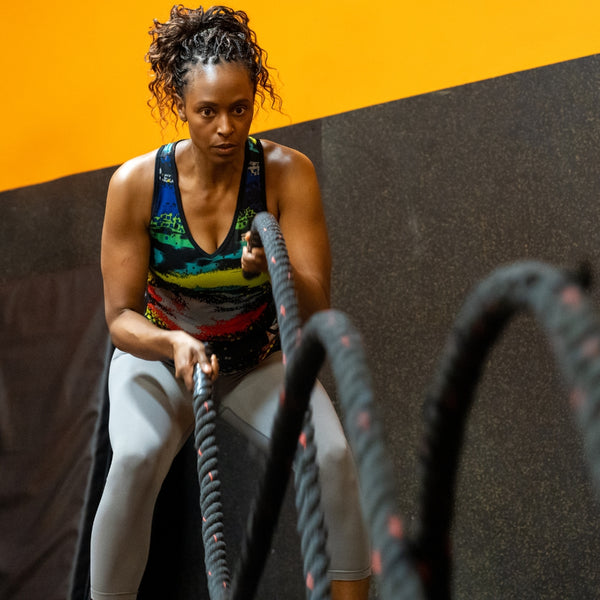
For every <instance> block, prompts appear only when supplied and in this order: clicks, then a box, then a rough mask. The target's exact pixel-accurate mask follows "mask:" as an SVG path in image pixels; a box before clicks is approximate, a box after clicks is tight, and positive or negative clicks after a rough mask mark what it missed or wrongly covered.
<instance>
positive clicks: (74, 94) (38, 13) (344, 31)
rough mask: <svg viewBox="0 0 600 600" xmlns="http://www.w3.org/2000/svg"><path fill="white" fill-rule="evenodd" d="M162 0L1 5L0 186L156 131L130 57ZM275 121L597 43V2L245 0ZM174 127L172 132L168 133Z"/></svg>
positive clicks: (94, 159) (63, 171)
mask: <svg viewBox="0 0 600 600" xmlns="http://www.w3.org/2000/svg"><path fill="white" fill-rule="evenodd" d="M171 4H172V3H171V2H158V1H157V0H130V1H129V2H122V1H118V2H117V1H116V0H104V1H103V2H95V3H82V2H77V3H75V2H69V1H68V0H67V1H66V2H63V3H58V4H53V3H49V2H47V1H45V2H41V1H40V0H32V1H31V2H28V3H25V4H22V3H16V2H3V3H2V6H1V7H0V19H1V22H2V23H3V35H2V37H1V38H0V50H1V52H0V69H1V73H2V81H3V84H2V86H3V87H2V95H1V96H2V97H1V100H0V107H1V112H2V116H3V126H2V140H3V142H2V146H3V151H2V170H1V172H0V190H2V189H9V188H14V187H20V186H24V185H29V184H33V183H39V182H42V181H46V180H49V179H53V178H56V177H60V176H63V175H67V174H71V173H76V172H81V171H87V170H92V169H97V168H101V167H106V166H111V165H114V164H117V163H120V162H122V161H124V160H126V159H127V158H128V157H130V156H133V155H136V154H139V153H142V152H145V151H148V150H150V149H152V148H154V147H155V146H157V145H158V144H160V143H161V142H162V141H163V139H165V140H168V139H171V137H174V136H175V137H176V136H177V134H174V133H172V132H171V133H170V134H169V135H167V136H166V138H162V137H161V131H160V127H159V126H158V125H157V124H155V122H154V121H153V120H152V118H151V116H150V114H149V110H148V109H147V108H146V104H145V103H146V100H147V97H148V94H147V88H146V85H147V65H146V64H145V62H144V60H143V57H144V54H145V52H146V50H147V47H148V43H149V40H150V37H149V36H148V34H147V31H148V29H149V27H150V26H151V23H152V18H153V17H158V18H159V19H161V20H164V19H165V18H166V17H167V15H168V11H169V8H170V6H171ZM232 6H234V7H235V8H244V9H245V10H247V11H248V13H249V15H250V17H251V23H252V25H253V26H254V28H255V29H256V30H257V32H258V34H259V42H260V43H261V44H262V45H263V46H264V47H266V48H267V50H268V51H269V55H270V57H271V62H272V64H273V65H274V66H276V67H277V69H278V71H279V74H280V79H281V86H280V91H281V93H282V95H283V97H284V110H285V111H286V113H287V114H288V116H283V115H279V114H270V115H269V116H268V117H267V116H266V115H264V114H262V113H261V114H259V115H258V116H257V119H256V122H255V127H254V130H255V131H260V130H265V129H270V128H273V127H281V126H285V125H288V124H291V123H297V122H300V121H305V120H308V119H313V118H318V117H323V116H326V115H331V114H335V113H339V112H345V111H348V110H352V109H356V108H361V107H364V106H368V105H372V104H378V103H382V102H387V101H390V100H395V99H399V98H404V97H407V96H411V95H415V94H420V93H425V92H428V91H432V90H436V89H442V88H445V87H451V86H455V85H460V84H463V83H468V82H472V81H477V80H481V79H486V78H489V77H494V76H497V75H503V74H506V73H511V72H514V71H519V70H523V69H529V68H533V67H537V66H542V65H546V64H550V63H553V62H560V61H563V60H568V59H572V58H577V57H581V56H586V55H589V54H595V53H597V52H600V2H598V0H550V1H548V0H544V1H542V0H528V1H527V2H524V1H523V0H479V1H476V0H453V1H452V2H449V1H448V0H427V1H423V2H414V1H413V2H402V1H401V0H383V1H380V2H379V3H374V4H372V5H371V4H369V3H366V2H364V0H361V1H360V2H359V1H358V0H343V1H342V0H337V1H329V0H327V1H324V0H306V1H304V2H293V1H291V0H290V1H286V2H283V1H281V0H253V1H252V2H246V3H244V2H238V1H235V2H233V3H232ZM179 135H185V134H184V133H180V134H179Z"/></svg>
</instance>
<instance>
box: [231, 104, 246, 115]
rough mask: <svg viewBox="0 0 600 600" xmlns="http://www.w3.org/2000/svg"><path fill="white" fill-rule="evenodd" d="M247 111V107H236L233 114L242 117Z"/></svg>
mask: <svg viewBox="0 0 600 600" xmlns="http://www.w3.org/2000/svg"><path fill="white" fill-rule="evenodd" d="M246 110H247V109H246V107H245V106H236V107H235V108H234V109H233V112H234V113H235V114H236V115H238V116H241V115H243V114H244V113H245V112H246Z"/></svg>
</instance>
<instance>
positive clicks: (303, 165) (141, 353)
mask: <svg viewBox="0 0 600 600" xmlns="http://www.w3.org/2000/svg"><path fill="white" fill-rule="evenodd" d="M154 25H155V26H154V29H153V30H152V31H151V33H152V35H153V41H152V44H151V47H150V51H149V53H148V60H149V62H150V65H151V68H152V71H153V74H154V78H153V80H152V82H151V84H150V89H151V91H152V93H153V95H154V98H155V100H156V102H157V106H158V108H159V110H160V114H161V117H162V118H163V119H164V118H165V116H166V114H167V113H168V112H169V111H172V112H173V113H175V115H176V116H177V117H179V119H181V121H183V122H186V123H187V124H188V126H189V139H186V140H182V141H180V142H178V143H176V144H167V145H166V146H163V147H162V148H160V149H159V150H157V151H154V152H151V153H149V154H146V155H144V156H140V157H138V158H135V159H133V160H130V161H129V162H127V163H125V164H124V165H122V166H121V167H120V168H119V169H118V170H117V171H116V172H115V174H114V176H113V178H112V180H111V182H110V185H109V190H108V197H107V204H106V214H105V221H104V228H103V235H102V273H103V278H104V289H105V304H106V319H107V323H108V326H109V330H110V334H111V336H112V339H113V342H114V344H115V346H116V350H115V353H114V356H113V359H112V362H111V367H110V377H109V396H110V421H109V433H110V439H111V444H112V448H113V462H112V465H111V468H110V472H109V475H108V479H107V482H106V486H105V490H104V494H103V497H102V500H101V502H100V506H99V508H98V512H97V515H96V519H95V522H94V528H93V533H92V555H91V567H92V598H93V599H94V600H102V599H106V598H112V599H114V598H115V597H117V598H119V599H120V600H129V599H133V598H135V597H136V593H137V588H138V585H139V582H140V580H141V577H142V575H143V571H144V567H145V562H146V560H147V554H148V547H149V540H150V530H151V522H152V513H153V509H154V503H155V500H156V497H157V495H158V492H159V490H160V487H161V484H162V482H163V479H164V477H165V476H166V474H167V472H168V470H169V467H170V465H171V462H172V460H173V458H174V457H175V455H176V454H177V452H178V451H179V449H180V448H181V447H182V445H183V444H184V442H185V440H186V439H187V438H188V437H189V435H190V433H191V432H192V430H193V426H194V416H193V411H192V401H191V389H192V385H193V369H194V366H195V364H196V363H199V364H200V365H201V368H202V369H203V370H204V372H205V373H206V374H207V375H209V376H210V377H211V378H212V379H213V381H214V382H215V383H214V395H215V400H216V401H217V405H218V406H219V411H220V414H221V416H222V417H223V418H225V419H227V420H228V421H229V422H231V423H233V424H234V425H235V426H237V427H238V428H240V429H242V430H243V431H244V432H245V433H247V434H248V435H249V436H251V437H253V438H254V439H255V440H256V442H257V443H259V444H261V445H263V446H266V443H267V441H268V435H269V433H270V429H271V424H272V419H273V415H274V412H275V410H276V406H277V398H278V394H279V390H280V387H281V383H282V380H283V366H282V364H281V353H280V351H279V336H278V329H277V320H276V311H275V308H274V306H273V300H272V296H271V287H270V282H269V277H268V273H267V264H266V260H265V254H264V251H263V250H262V249H260V248H252V249H248V247H247V246H246V244H245V241H247V240H248V236H249V233H248V231H249V228H250V225H251V222H252V217H253V216H254V215H255V214H256V213H257V212H260V211H262V210H268V211H269V212H270V213H272V214H273V215H274V216H275V217H276V218H277V219H278V221H279V224H280V227H281V230H282V233H283V236H284V238H285V240H286V245H287V248H288V252H289V256H290V262H291V264H292V268H293V276H294V281H295V285H296V289H297V294H298V300H299V307H300V312H301V315H302V316H303V318H306V317H308V316H310V315H311V314H312V313H313V312H315V311H317V310H321V309H326V308H328V306H329V286H330V282H329V277H330V252H329V244H328V237H327V231H326V226H325V219H324V214H323V208H322V205H321V200H320V193H319V186H318V183H317V179H316V176H315V171H314V168H313V165H312V164H311V162H310V161H309V160H308V159H307V158H306V157H305V156H304V155H302V154H300V153H299V152H297V151H295V150H292V149H290V148H286V147H284V146H281V145H278V144H275V143H273V142H268V141H262V142H259V141H258V140H255V139H253V138H250V137H249V135H248V134H249V131H250V125H251V122H252V117H253V112H254V104H255V97H256V96H257V95H258V97H259V98H260V99H261V100H262V101H264V100H265V98H266V97H267V96H268V97H270V99H271V102H272V105H275V104H276V103H277V102H278V100H279V98H278V96H277V95H276V94H275V92H274V90H273V86H272V84H271V80H270V76H269V72H268V70H267V69H266V67H265V59H266V54H265V53H264V51H263V50H262V49H261V48H260V46H258V44H257V43H256V37H255V35H254V32H253V31H252V30H251V29H249V27H248V17H247V16H246V14H245V13H243V12H241V11H237V12H236V11H233V10H232V9H229V8H226V7H213V8H211V9H209V10H206V11H205V10H203V9H202V8H199V9H197V10H191V9H187V8H184V7H182V6H175V7H173V9H172V10H171V14H170V19H169V21H167V22H165V23H159V22H158V21H156V20H155V22H154ZM242 270H244V271H247V272H251V273H255V274H258V275H257V276H256V277H254V278H252V279H246V278H244V277H243V275H242ZM219 373H220V374H219ZM217 375H219V377H218V378H217ZM311 402H312V406H313V414H314V421H315V433H316V439H317V447H318V463H319V468H320V473H321V477H322V481H323V482H326V483H327V485H324V486H323V491H322V496H323V505H324V512H325V518H326V521H327V524H328V529H329V542H328V547H329V552H330V556H331V572H330V578H331V580H332V597H333V598H334V600H337V599H342V598H344V599H354V598H356V599H358V598H361V599H362V598H366V597H367V595H368V583H369V580H368V576H369V553H368V544H367V540H366V534H365V531H364V526H363V524H362V520H361V516H360V512H359V501H358V495H357V483H356V475H355V471H354V465H353V463H352V459H351V456H350V452H349V450H348V446H347V444H346V441H345V438H344V435H343V431H342V429H341V426H340V424H339V421H338V419H337V417H336V415H335V411H334V409H333V407H332V405H331V402H330V400H329V399H328V397H327V395H326V394H325V392H324V390H323V389H322V387H319V386H317V387H316V388H315V391H314V393H313V396H312V397H311Z"/></svg>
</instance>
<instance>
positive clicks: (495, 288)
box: [412, 262, 600, 600]
mask: <svg viewBox="0 0 600 600" xmlns="http://www.w3.org/2000/svg"><path fill="white" fill-rule="evenodd" d="M579 279H580V280H581V279H582V278H581V277H580V278H579ZM580 283H581V281H580V282H578V281H577V280H576V277H574V276H573V274H568V273H565V272H561V271H559V270H557V269H554V268H552V267H550V266H548V265H545V264H542V263H537V262H526V263H517V264H515V265H512V266H509V267H506V268H502V269H499V270H497V271H496V272H495V273H493V274H492V275H491V276H490V277H488V278H487V279H486V280H484V281H483V282H482V283H480V284H479V285H478V286H477V287H476V289H475V290H474V292H473V293H472V294H471V295H470V296H469V297H468V298H467V301H466V302H465V304H464V306H463V308H462V310H461V311H460V313H459V315H458V317H457V319H456V321H455V325H454V329H453V332H452V334H451V335H450V337H449V339H448V341H447V344H446V347H445V350H444V352H443V356H442V359H441V363H440V366H439V368H438V370H437V372H436V375H435V379H434V381H433V385H432V388H431V390H430V392H429V394H428V396H427V399H426V403H425V421H426V422H425V426H426V433H425V443H424V445H423V453H422V456H421V464H422V477H421V489H420V511H421V513H420V518H419V529H418V532H417V534H416V536H415V538H414V540H413V542H412V552H413V553H414V556H415V558H416V560H417V561H418V562H419V564H420V571H421V573H422V574H423V576H424V580H425V584H426V588H427V597H428V598H430V599H436V600H437V599H444V600H446V599H449V598H451V558H450V547H451V542H450V535H449V532H450V527H451V523H452V516H453V510H454V497H455V485H456V474H457V470H458V461H459V454H460V452H461V447H462V440H463V432H464V427H465V422H466V419H467V416H468V413H469V410H470V407H471V404H472V401H473V394H474V392H475V388H476V385H477V382H478V379H479V377H480V374H481V370H482V367H483V364H484V362H485V360H486V356H487V353H488V351H489V350H490V348H491V347H492V345H493V344H494V342H495V341H496V340H497V339H498V336H499V335H500V333H501V331H502V330H503V328H504V327H505V326H506V324H507V323H508V321H509V319H510V318H511V317H512V316H513V315H514V314H515V313H516V312H517V311H520V310H524V309H527V310H529V311H531V313H533V315H534V316H535V318H536V320H537V321H538V322H539V323H540V324H541V326H542V327H543V329H544V330H545V333H546V334H547V336H548V338H549V341H550V343H551V345H552V348H553V350H554V354H555V358H556V361H557V363H558V366H559V368H560V370H561V372H562V375H563V378H564V381H565V383H566V385H567V387H568V388H569V389H570V398H571V402H572V405H573V407H574V409H575V411H576V413H577V417H578V423H579V426H580V428H581V431H582V433H583V437H584V446H585V453H586V458H587V461H588V464H589V466H590V469H591V472H592V480H593V483H594V485H595V487H596V489H597V490H598V491H600V420H599V419H598V417H599V411H600V322H599V320H598V318H597V316H596V314H595V312H594V310H593V308H592V306H591V304H590V301H589V299H588V298H587V297H586V295H585V293H584V291H583V289H582V287H581V285H580Z"/></svg>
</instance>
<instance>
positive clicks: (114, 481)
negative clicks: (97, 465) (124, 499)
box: [107, 447, 168, 494]
mask: <svg viewBox="0 0 600 600" xmlns="http://www.w3.org/2000/svg"><path fill="white" fill-rule="evenodd" d="M163 463H164V458H163V457H162V456H161V449H160V447H152V448H145V449H142V448H128V449H121V450H120V451H119V452H115V454H114V455H113V459H112V463H111V466H110V470H109V474H108V482H107V485H108V484H110V485H112V486H116V487H117V489H119V490H120V491H121V493H126V492H127V491H129V493H132V492H133V493H134V494H135V493H140V492H141V493H145V494H151V493H152V491H153V490H155V491H158V490H159V489H160V486H161V485H162V480H163V479H164V476H165V475H166V473H164V472H165V468H166V469H167V470H168V466H167V467H165V466H163ZM163 473H164V475H163Z"/></svg>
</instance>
